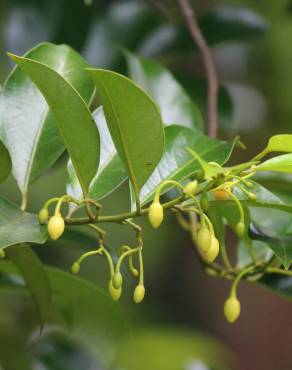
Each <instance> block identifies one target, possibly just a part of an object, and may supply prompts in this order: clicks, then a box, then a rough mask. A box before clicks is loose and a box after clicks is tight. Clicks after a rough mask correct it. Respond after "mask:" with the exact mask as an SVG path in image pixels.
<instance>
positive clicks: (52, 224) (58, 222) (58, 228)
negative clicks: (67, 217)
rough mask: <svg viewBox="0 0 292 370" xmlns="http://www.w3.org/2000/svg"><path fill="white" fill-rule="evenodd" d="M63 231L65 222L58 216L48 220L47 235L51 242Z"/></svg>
mask: <svg viewBox="0 0 292 370" xmlns="http://www.w3.org/2000/svg"><path fill="white" fill-rule="evenodd" d="M64 230H65V222H64V220H63V217H62V216H61V215H60V214H57V215H55V216H53V217H51V218H50V220H49V223H48V233H49V235H50V237H51V239H53V240H57V239H59V238H60V236H61V235H62V234H63V232H64Z"/></svg>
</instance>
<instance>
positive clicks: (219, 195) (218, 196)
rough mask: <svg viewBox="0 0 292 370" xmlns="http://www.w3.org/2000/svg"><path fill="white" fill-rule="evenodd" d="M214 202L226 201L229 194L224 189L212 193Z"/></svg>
mask: <svg viewBox="0 0 292 370" xmlns="http://www.w3.org/2000/svg"><path fill="white" fill-rule="evenodd" d="M213 194H214V197H215V199H216V200H226V199H228V198H229V194H228V192H227V191H226V190H225V189H217V190H214V191H213Z"/></svg>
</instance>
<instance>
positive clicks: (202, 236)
mask: <svg viewBox="0 0 292 370" xmlns="http://www.w3.org/2000/svg"><path fill="white" fill-rule="evenodd" d="M197 245H198V248H199V249H200V250H201V251H202V252H203V253H206V252H207V251H208V250H209V248H210V247H211V233H210V231H209V229H208V228H207V227H206V226H201V227H200V229H199V231H198V234H197Z"/></svg>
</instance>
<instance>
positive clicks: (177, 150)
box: [140, 125, 235, 204]
mask: <svg viewBox="0 0 292 370" xmlns="http://www.w3.org/2000/svg"><path fill="white" fill-rule="evenodd" d="M165 135H166V143H165V151H164V154H163V157H162V159H161V161H160V162H159V165H158V166H157V168H156V169H155V171H154V172H153V174H152V175H151V177H150V178H149V180H148V181H147V183H146V184H145V185H144V186H143V188H142V190H141V193H140V198H141V203H142V204H146V203H147V202H149V201H150V200H151V199H152V198H153V196H154V193H155V190H156V188H157V187H158V186H159V185H160V184H161V182H162V181H164V180H176V181H183V180H186V179H188V178H189V177H190V176H191V175H193V174H194V173H195V172H197V171H198V170H199V169H200V168H201V166H200V164H199V162H198V161H197V160H196V159H195V158H194V157H193V156H192V155H191V154H190V153H189V152H188V150H187V148H193V149H194V150H195V151H196V153H198V155H199V156H200V157H201V158H203V159H204V160H205V161H216V162H217V163H219V164H220V165H222V164H224V163H225V162H226V161H227V160H228V159H229V157H230V155H231V153H232V151H233V148H234V145H235V142H232V143H227V142H224V141H220V140H213V139H210V138H209V137H208V136H205V135H203V134H202V133H201V132H199V131H196V130H192V129H189V128H187V127H181V126H175V125H172V126H169V127H166V129H165ZM167 190H169V187H167V186H166V187H164V188H163V192H162V193H161V194H163V193H164V192H166V191H167Z"/></svg>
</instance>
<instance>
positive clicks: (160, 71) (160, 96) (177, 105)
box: [125, 52, 203, 130]
mask: <svg viewBox="0 0 292 370" xmlns="http://www.w3.org/2000/svg"><path fill="white" fill-rule="evenodd" d="M125 55H126V59H127V64H128V69H129V76H130V78H131V79H133V80H134V81H135V82H136V83H137V84H138V85H139V86H141V87H142V88H143V89H145V90H146V91H148V92H149V94H150V95H151V96H152V98H153V99H154V100H155V101H156V102H157V104H158V105H159V107H160V110H161V116H162V120H163V123H164V125H166V126H168V125H171V124H178V125H181V126H185V127H190V128H197V129H200V130H202V128H203V121H202V116H201V114H200V111H199V109H198V108H197V106H196V105H195V104H194V103H193V102H192V100H191V98H190V97H189V95H188V94H187V93H186V91H185V90H184V88H183V87H182V86H181V85H180V84H179V83H178V81H176V80H175V78H174V77H173V75H172V74H171V72H170V71H168V70H167V69H166V68H164V67H163V66H162V65H160V64H159V63H157V62H154V61H152V60H149V59H145V58H142V57H138V56H137V55H134V54H132V53H130V52H126V53H125Z"/></svg>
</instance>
